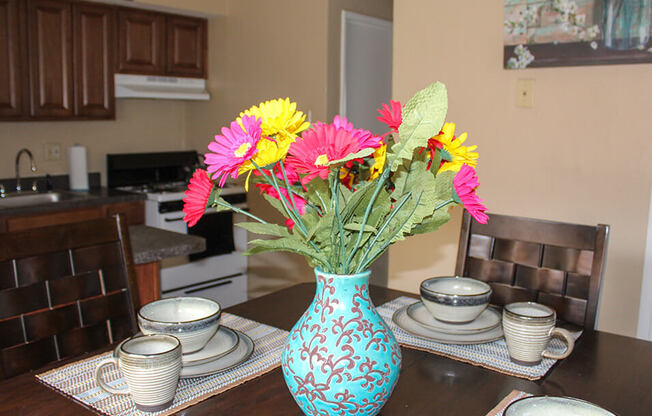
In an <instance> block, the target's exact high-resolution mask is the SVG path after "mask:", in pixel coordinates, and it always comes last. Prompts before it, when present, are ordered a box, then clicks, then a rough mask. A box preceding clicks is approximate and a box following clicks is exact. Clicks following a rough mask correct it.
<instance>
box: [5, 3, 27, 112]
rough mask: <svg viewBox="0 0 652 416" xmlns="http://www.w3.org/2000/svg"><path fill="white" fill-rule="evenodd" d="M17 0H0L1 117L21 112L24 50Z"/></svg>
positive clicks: (22, 110)
mask: <svg viewBox="0 0 652 416" xmlns="http://www.w3.org/2000/svg"><path fill="white" fill-rule="evenodd" d="M18 22H19V10H18V1H17V0H0V117H2V118H4V117H18V116H22V115H23V114H24V107H23V103H24V99H23V95H24V93H25V91H26V90H25V87H24V86H23V82H24V81H25V80H24V77H23V76H21V74H23V72H24V71H25V64H24V63H25V60H24V58H25V56H24V54H23V52H24V50H23V49H22V48H21V42H20V34H19V25H18Z"/></svg>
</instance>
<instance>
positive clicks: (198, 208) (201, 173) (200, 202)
mask: <svg viewBox="0 0 652 416" xmlns="http://www.w3.org/2000/svg"><path fill="white" fill-rule="evenodd" d="M212 190H213V182H212V181H211V180H210V179H209V178H208V172H206V171H205V170H203V169H197V170H196V171H195V173H194V174H193V175H192V178H191V179H190V184H189V185H188V190H187V191H186V192H185V195H186V197H185V198H183V212H184V214H186V215H185V216H184V217H183V220H184V221H185V222H186V223H187V224H188V227H192V226H194V225H195V224H197V221H199V219H200V218H201V216H202V215H204V211H206V203H207V202H208V197H209V196H210V194H211V191H212Z"/></svg>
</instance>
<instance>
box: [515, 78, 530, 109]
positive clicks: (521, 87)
mask: <svg viewBox="0 0 652 416" xmlns="http://www.w3.org/2000/svg"><path fill="white" fill-rule="evenodd" d="M516 106H517V107H521V108H531V107H533V106H534V80H533V79H519V80H518V81H516Z"/></svg>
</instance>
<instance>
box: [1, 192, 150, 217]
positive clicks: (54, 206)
mask: <svg viewBox="0 0 652 416" xmlns="http://www.w3.org/2000/svg"><path fill="white" fill-rule="evenodd" d="M53 192H57V193H60V194H61V200H60V201H57V202H49V203H44V204H39V205H24V206H20V207H2V206H0V215H24V214H40V213H45V212H51V211H63V210H69V209H75V208H84V207H91V206H97V205H107V204H116V203H120V202H131V201H142V200H145V198H146V197H145V194H137V193H132V192H124V191H118V190H115V189H107V188H91V189H90V190H89V191H58V190H54V191H53ZM26 193H27V192H26ZM8 198H11V197H8Z"/></svg>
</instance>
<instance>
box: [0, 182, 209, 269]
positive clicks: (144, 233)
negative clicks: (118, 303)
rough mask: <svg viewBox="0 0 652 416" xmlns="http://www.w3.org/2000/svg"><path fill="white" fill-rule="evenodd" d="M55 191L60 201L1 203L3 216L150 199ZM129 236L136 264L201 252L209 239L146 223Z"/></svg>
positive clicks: (102, 190)
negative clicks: (37, 203)
mask: <svg viewBox="0 0 652 416" xmlns="http://www.w3.org/2000/svg"><path fill="white" fill-rule="evenodd" d="M53 192H58V193H60V194H61V200H60V201H57V202H48V203H42V204H39V205H28V206H19V207H2V206H0V216H10V215H11V216H13V215H25V214H40V213H47V212H55V211H65V210H70V209H76V208H84V207H92V206H98V205H108V204H117V203H121V202H132V201H142V200H145V198H146V197H145V194H137V193H132V192H124V191H118V190H115V189H107V188H91V189H90V190H89V191H67V190H62V191H59V190H54V191H53ZM26 193H28V192H26ZM129 239H130V241H131V251H132V254H133V259H134V263H135V264H143V263H150V262H153V261H159V260H162V259H164V258H168V257H176V256H184V255H187V254H192V253H200V252H202V251H204V250H205V249H206V241H205V240H204V239H203V238H201V237H197V236H192V235H186V234H180V233H175V232H171V231H166V230H162V229H160V228H154V227H148V226H145V225H132V226H130V227H129Z"/></svg>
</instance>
